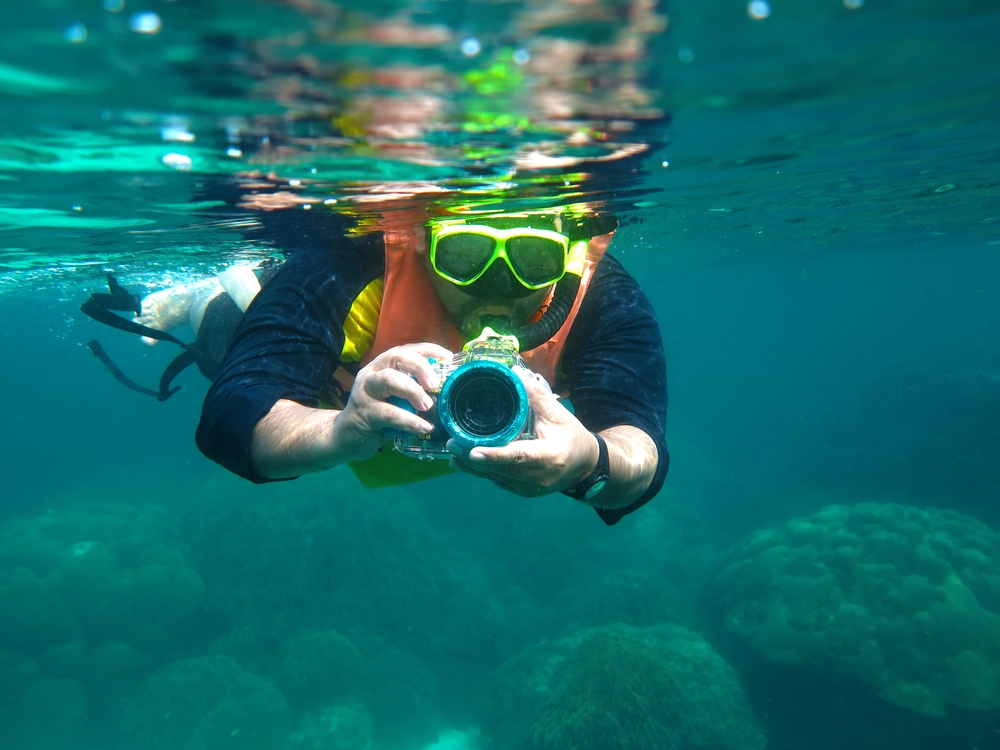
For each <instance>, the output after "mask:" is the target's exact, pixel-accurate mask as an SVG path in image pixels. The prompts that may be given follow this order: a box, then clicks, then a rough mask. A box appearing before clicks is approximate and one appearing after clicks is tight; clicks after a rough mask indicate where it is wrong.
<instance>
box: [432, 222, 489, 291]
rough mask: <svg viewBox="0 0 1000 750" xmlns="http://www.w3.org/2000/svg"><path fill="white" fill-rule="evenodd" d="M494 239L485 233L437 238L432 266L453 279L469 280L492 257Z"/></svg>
mask: <svg viewBox="0 0 1000 750" xmlns="http://www.w3.org/2000/svg"><path fill="white" fill-rule="evenodd" d="M495 247H496V240H494V239H493V238H492V237H488V236H487V235H485V234H472V233H464V232H463V233H461V234H449V235H447V236H445V237H440V238H438V241H437V249H436V250H435V252H434V267H435V268H436V269H437V271H438V272H439V273H442V274H444V275H446V276H448V277H449V278H452V279H454V280H455V281H470V280H472V279H474V278H475V277H476V274H478V273H479V272H480V271H482V270H483V268H485V266H486V264H487V263H489V261H490V258H491V257H493V250H494V248H495Z"/></svg>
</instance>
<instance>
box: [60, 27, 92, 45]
mask: <svg viewBox="0 0 1000 750" xmlns="http://www.w3.org/2000/svg"><path fill="white" fill-rule="evenodd" d="M65 37H66V41H67V42H73V44H79V43H80V42H85V41H87V27H86V26H84V25H83V24H82V23H74V24H73V25H72V26H70V27H69V28H68V29H66V33H65Z"/></svg>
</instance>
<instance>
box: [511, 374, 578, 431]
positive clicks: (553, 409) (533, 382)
mask: <svg viewBox="0 0 1000 750" xmlns="http://www.w3.org/2000/svg"><path fill="white" fill-rule="evenodd" d="M517 374H518V376H519V377H520V378H521V382H522V383H523V384H524V390H525V392H526V393H527V394H528V405H529V406H531V409H532V411H534V412H535V415H536V416H537V417H538V418H539V419H543V420H545V421H547V422H553V423H556V424H562V423H563V422H565V421H566V419H567V418H568V417H569V411H567V409H566V407H565V406H563V405H562V404H560V403H559V397H558V396H556V395H555V394H554V393H553V392H552V389H551V388H549V384H548V383H547V382H545V378H543V377H542V376H541V375H538V374H536V373H534V372H531V371H527V372H525V371H522V370H517Z"/></svg>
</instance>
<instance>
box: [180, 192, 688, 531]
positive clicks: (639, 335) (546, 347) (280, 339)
mask: <svg viewBox="0 0 1000 750" xmlns="http://www.w3.org/2000/svg"><path fill="white" fill-rule="evenodd" d="M452 216H453V217H454V216H455V214H452ZM614 225H615V222H614V220H609V219H607V218H605V217H601V216H599V215H594V214H583V215H574V214H573V213H572V212H569V211H562V210H543V211H524V212H513V213H511V212H507V213H497V214H493V215H479V214H477V215H475V216H474V217H472V216H470V217H468V218H449V219H437V218H430V220H428V219H427V217H426V216H425V215H424V213H423V211H422V210H419V209H417V210H412V211H409V212H404V211H399V212H385V213H383V214H382V220H381V224H380V226H379V227H378V229H379V230H380V231H377V232H370V233H367V234H360V235H355V236H347V237H342V238H339V239H338V240H337V241H336V242H333V243H330V245H328V246H326V247H324V248H322V249H306V250H301V251H298V252H296V253H294V254H293V255H292V256H291V257H290V258H289V259H288V260H287V261H286V262H285V263H284V264H283V265H282V266H281V267H280V268H279V269H278V270H277V271H276V272H275V273H274V276H273V278H271V279H270V281H269V282H268V283H267V284H266V285H264V287H263V289H262V290H261V291H260V293H259V294H258V295H257V296H256V299H255V300H254V302H253V304H251V305H250V306H249V308H248V309H247V311H246V314H245V315H244V316H243V319H242V322H241V325H240V327H239V329H238V330H237V332H236V334H235V337H234V338H233V340H232V343H231V344H230V346H229V348H228V351H227V353H226V356H225V359H224V360H223V362H222V364H221V366H220V367H219V369H218V372H217V374H216V377H215V380H214V382H213V385H212V387H211V389H210V390H209V393H208V395H207V397H206V399H205V404H204V407H203V411H202V418H201V422H200V424H199V426H198V431H197V442H198V446H199V448H200V449H201V450H202V452H203V453H205V455H206V456H208V457H209V458H212V459H213V460H215V461H217V462H218V463H220V464H222V465H223V466H225V467H226V468H228V469H229V470H230V471H233V472H234V473H236V474H238V475H240V476H243V477H245V478H247V479H250V480H251V481H254V482H267V481H273V480H279V479H288V478H293V477H295V476H298V475H300V474H303V473H308V472H315V471H322V470H325V469H329V468H331V467H333V466H336V465H339V464H342V463H350V464H351V467H352V468H353V469H354V470H355V472H356V473H358V475H359V476H360V477H361V478H362V481H365V479H366V478H367V479H368V480H369V482H367V483H368V484H369V485H377V484H392V483H398V482H403V481H412V480H413V479H416V478H422V476H432V475H434V474H440V473H442V471H441V464H442V463H444V462H437V461H428V462H416V461H413V460H412V459H408V458H399V454H398V453H397V452H395V451H391V450H382V448H383V446H384V445H385V444H386V439H387V435H388V434H391V433H392V432H398V433H403V434H409V435H420V434H426V433H429V432H431V431H432V430H433V429H434V425H433V424H431V423H430V422H428V421H427V419H425V417H427V416H428V410H429V409H430V407H431V406H432V405H433V400H432V399H431V398H430V396H429V395H428V392H429V391H430V392H434V391H435V390H436V389H437V388H438V387H439V386H440V382H439V381H440V377H439V374H438V372H439V371H438V370H437V369H436V368H435V367H434V366H432V364H431V362H447V361H449V360H451V358H452V356H453V352H455V351H458V350H460V349H461V348H462V346H463V344H464V343H465V342H466V341H468V340H469V339H471V338H474V337H475V336H477V335H478V334H479V333H480V332H481V331H482V330H483V328H484V327H485V326H491V327H493V328H497V329H499V330H502V331H504V332H505V333H509V334H512V335H513V336H515V337H516V338H517V340H518V341H519V343H520V353H521V356H523V358H524V360H525V361H526V362H527V364H528V366H529V367H530V368H531V369H533V370H534V371H535V372H538V373H540V374H542V375H543V376H544V378H545V379H546V380H547V381H548V382H549V383H551V385H552V386H553V389H554V391H555V392H556V393H560V394H566V395H567V396H568V397H569V400H570V401H571V403H572V406H573V410H574V411H573V412H572V413H571V412H570V411H569V410H568V409H567V408H566V406H565V405H564V404H563V402H562V401H560V399H559V398H558V397H557V396H555V395H553V392H552V391H551V390H549V389H548V388H547V387H545V386H544V385H542V384H541V383H540V382H539V381H536V380H533V379H530V378H528V379H525V382H524V388H525V391H526V396H527V400H528V402H529V404H530V408H531V410H533V412H534V415H535V432H536V435H537V439H535V440H514V441H512V442H510V443H508V444H507V445H503V446H497V447H482V446H476V447H473V448H471V450H470V449H468V448H464V449H463V448H462V446H460V445H458V444H457V441H454V440H451V441H449V442H448V447H449V449H451V450H452V451H453V452H454V453H455V455H454V457H453V458H452V460H451V461H450V464H449V466H450V468H451V469H456V470H459V471H463V472H466V473H470V474H474V475H476V476H480V477H483V478H486V479H489V480H490V481H492V482H493V483H494V484H496V485H497V486H499V487H501V488H503V489H506V490H508V491H510V492H513V493H515V494H518V495H521V496H524V497H535V496H540V495H544V494H548V493H552V492H559V491H561V492H563V493H564V494H567V495H570V496H571V497H574V498H576V499H578V500H580V501H581V502H584V503H586V504H588V505H591V506H593V507H594V508H595V509H597V512H598V514H599V515H600V516H601V518H602V519H603V520H604V521H605V522H606V523H608V524H613V523H616V522H617V521H618V520H620V519H621V518H622V517H623V516H624V515H626V514H627V513H630V512H631V511H633V510H635V509H637V508H638V507H640V506H641V505H643V504H644V503H645V502H647V501H648V500H649V499H650V498H652V497H653V496H654V495H655V494H656V493H657V492H658V491H659V489H660V487H661V485H662V483H663V479H664V476H665V474H666V471H667V465H668V460H669V459H668V455H667V450H666V445H665V442H664V425H665V416H666V414H665V412H666V374H665V363H664V357H663V349H662V343H661V338H660V332H659V328H658V325H657V322H656V319H655V317H654V314H653V310H652V307H651V306H650V304H649V302H648V300H647V299H646V297H645V295H644V294H643V293H642V291H641V289H640V288H639V286H638V284H637V283H636V282H635V280H634V279H632V278H631V277H630V276H629V275H628V273H627V272H626V271H625V270H624V269H623V268H622V266H621V265H620V264H619V263H618V262H617V261H616V260H615V259H614V258H612V257H611V256H610V255H608V254H606V253H605V249H606V247H607V245H608V243H609V241H610V239H611V235H612V233H613V230H614ZM429 360H430V361H429ZM394 399H395V401H394ZM403 402H405V404H404V403H403ZM407 405H408V408H403V407H405V406H407ZM323 407H330V408H323ZM423 466H426V467H427V468H426V470H425V471H424V470H421V468H420V467H423Z"/></svg>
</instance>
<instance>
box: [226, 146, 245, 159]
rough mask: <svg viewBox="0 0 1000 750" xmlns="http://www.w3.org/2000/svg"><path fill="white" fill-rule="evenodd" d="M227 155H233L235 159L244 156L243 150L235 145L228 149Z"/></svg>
mask: <svg viewBox="0 0 1000 750" xmlns="http://www.w3.org/2000/svg"><path fill="white" fill-rule="evenodd" d="M226 156H231V157H232V158H233V159H239V158H240V157H241V156H243V150H242V149H239V148H236V147H235V146H230V147H229V148H227V149H226Z"/></svg>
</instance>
